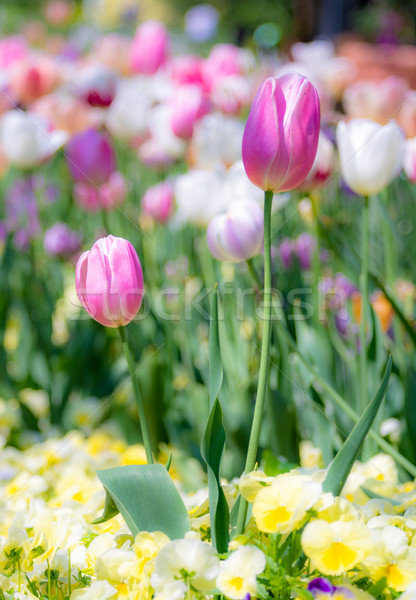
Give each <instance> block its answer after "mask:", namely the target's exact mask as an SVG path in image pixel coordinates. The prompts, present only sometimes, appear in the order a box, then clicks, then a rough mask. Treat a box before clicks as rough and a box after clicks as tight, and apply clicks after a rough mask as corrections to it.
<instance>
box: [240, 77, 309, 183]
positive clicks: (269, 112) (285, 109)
mask: <svg viewBox="0 0 416 600" xmlns="http://www.w3.org/2000/svg"><path fill="white" fill-rule="evenodd" d="M319 124H320V110H319V98H318V92H317V91H316V89H315V87H314V86H313V85H312V84H311V82H310V81H309V80H308V79H306V78H305V77H303V76H302V75H299V73H285V74H284V75H282V76H281V77H279V78H274V77H269V78H268V79H266V81H265V82H264V83H263V84H262V86H261V87H260V89H259V90H258V92H257V95H256V97H255V99H254V102H253V104H252V107H251V110H250V114H249V116H248V119H247V124H246V127H245V130H244V136H243V148H242V149H243V162H244V167H245V169H246V173H247V175H248V177H249V179H250V180H251V181H252V182H253V183H254V184H255V185H257V186H258V187H259V188H261V189H262V190H265V191H272V192H285V191H288V190H292V189H293V188H295V187H297V186H298V185H299V184H300V183H301V182H302V181H303V180H304V179H305V177H306V175H307V174H308V173H309V171H310V169H311V167H312V164H313V162H314V160H315V156H316V151H317V147H318V139H319Z"/></svg>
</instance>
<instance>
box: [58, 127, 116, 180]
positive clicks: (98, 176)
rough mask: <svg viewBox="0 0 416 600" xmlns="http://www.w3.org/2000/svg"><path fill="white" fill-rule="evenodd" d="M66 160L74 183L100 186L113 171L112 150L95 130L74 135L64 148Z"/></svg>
mask: <svg viewBox="0 0 416 600" xmlns="http://www.w3.org/2000/svg"><path fill="white" fill-rule="evenodd" d="M66 159H67V163H68V167H69V170H70V172H71V175H72V177H73V178H74V179H75V180H76V181H83V182H84V183H88V184H90V185H91V184H95V185H101V184H102V183H105V182H106V181H107V180H108V178H109V177H110V175H111V173H112V172H113V171H114V170H115V156H114V150H113V147H112V145H111V144H110V141H109V139H108V137H107V136H105V135H104V134H103V133H100V132H99V131H96V130H95V129H88V130H87V131H84V132H82V133H79V134H77V135H74V137H73V138H72V139H71V140H70V141H69V143H68V144H67V147H66Z"/></svg>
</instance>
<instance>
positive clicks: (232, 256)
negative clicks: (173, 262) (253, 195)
mask: <svg viewBox="0 0 416 600" xmlns="http://www.w3.org/2000/svg"><path fill="white" fill-rule="evenodd" d="M207 242H208V247H209V250H210V252H211V254H212V255H213V256H214V257H215V258H217V259H218V260H224V261H229V262H240V261H243V260H247V259H249V258H251V257H252V256H255V255H256V254H258V253H259V252H260V251H261V250H262V247H263V212H262V210H261V208H260V207H259V205H258V204H256V203H255V202H235V203H234V204H233V205H232V206H231V207H230V209H229V211H228V212H227V213H226V214H222V215H217V216H215V217H214V218H213V219H212V221H211V222H210V224H209V225H208V230H207Z"/></svg>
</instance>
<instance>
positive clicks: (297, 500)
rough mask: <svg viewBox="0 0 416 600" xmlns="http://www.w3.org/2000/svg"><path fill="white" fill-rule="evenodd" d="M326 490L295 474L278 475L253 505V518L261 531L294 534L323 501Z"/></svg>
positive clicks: (258, 495)
mask: <svg viewBox="0 0 416 600" xmlns="http://www.w3.org/2000/svg"><path fill="white" fill-rule="evenodd" d="M321 493H322V486H321V484H319V483H316V482H314V481H311V479H310V478H309V477H306V476H303V475H297V474H291V473H285V474H283V475H278V476H277V477H275V478H274V481H273V483H272V484H271V485H270V486H268V487H265V488H263V489H261V490H260V491H259V493H258V494H257V495H256V497H255V500H254V504H253V516H254V518H255V520H256V524H257V527H258V528H259V530H260V531H264V532H266V533H290V532H291V531H293V530H294V529H296V527H297V526H298V525H299V524H300V522H301V521H302V520H303V519H304V517H305V516H306V511H308V510H309V509H310V508H312V506H313V505H314V504H315V503H316V502H317V501H318V500H319V498H320V495H321Z"/></svg>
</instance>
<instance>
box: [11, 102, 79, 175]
mask: <svg viewBox="0 0 416 600" xmlns="http://www.w3.org/2000/svg"><path fill="white" fill-rule="evenodd" d="M67 139H68V134H67V133H66V132H64V131H48V127H47V123H46V121H45V120H44V119H43V118H42V117H40V116H38V115H35V114H32V113H25V112H23V111H22V110H17V109H16V110H10V111H9V112H7V113H6V114H4V115H3V117H2V118H1V120H0V143H1V146H2V148H3V151H4V154H5V156H6V158H7V160H8V162H9V163H10V164H12V165H14V166H16V167H21V168H27V169H29V168H32V167H36V166H38V165H39V164H40V163H42V162H43V161H44V160H46V159H47V158H49V157H51V156H52V155H53V154H54V153H55V152H56V151H57V150H58V149H59V148H60V147H61V146H62V145H63V144H64V143H65V142H66V141H67Z"/></svg>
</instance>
